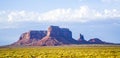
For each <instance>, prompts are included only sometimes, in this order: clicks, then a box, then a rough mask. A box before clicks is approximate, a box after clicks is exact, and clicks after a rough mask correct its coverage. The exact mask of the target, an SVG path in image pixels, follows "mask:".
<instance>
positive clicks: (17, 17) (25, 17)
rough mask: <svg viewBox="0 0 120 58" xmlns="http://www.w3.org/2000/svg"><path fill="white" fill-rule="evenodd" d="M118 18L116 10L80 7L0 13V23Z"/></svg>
mask: <svg viewBox="0 0 120 58" xmlns="http://www.w3.org/2000/svg"><path fill="white" fill-rule="evenodd" d="M107 18H120V11H119V10H117V9H104V10H103V11H97V10H95V9H91V8H89V7H88V6H80V8H78V9H72V8H68V9H64V8H63V9H55V10H51V11H48V12H44V13H39V12H28V11H25V10H22V11H0V22H3V21H4V22H23V21H35V22H43V21H47V22H88V21H92V20H98V19H107Z"/></svg>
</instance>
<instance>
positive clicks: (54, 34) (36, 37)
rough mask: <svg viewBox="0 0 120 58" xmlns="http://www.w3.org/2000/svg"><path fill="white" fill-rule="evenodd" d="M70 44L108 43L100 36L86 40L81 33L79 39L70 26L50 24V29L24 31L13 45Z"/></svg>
mask: <svg viewBox="0 0 120 58" xmlns="http://www.w3.org/2000/svg"><path fill="white" fill-rule="evenodd" d="M70 44H107V43H106V42H103V41H102V40H100V39H98V38H93V39H90V40H89V41H86V40H85V39H84V36H83V35H82V34H80V37H79V39H78V40H75V39H73V38H72V32H71V31H70V30H69V29H68V28H60V27H59V26H50V27H48V30H41V31H37V30H31V31H29V32H25V33H23V34H22V35H21V36H20V38H19V40H18V41H17V42H15V43H13V44H12V45H13V46H21V45H22V46H58V45H70Z"/></svg>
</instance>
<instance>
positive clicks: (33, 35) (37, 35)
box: [20, 30, 47, 40]
mask: <svg viewBox="0 0 120 58" xmlns="http://www.w3.org/2000/svg"><path fill="white" fill-rule="evenodd" d="M46 34H47V31H35V30H31V31H29V32H25V33H23V34H22V35H21V36H20V40H22V39H36V40H39V39H42V38H43V37H44V36H46Z"/></svg>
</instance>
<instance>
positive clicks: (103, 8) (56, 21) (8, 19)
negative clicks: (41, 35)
mask: <svg viewBox="0 0 120 58" xmlns="http://www.w3.org/2000/svg"><path fill="white" fill-rule="evenodd" d="M119 5H120V0H2V1H0V45H7V44H11V43H13V42H15V41H17V40H18V39H19V36H20V35H21V34H22V33H24V32H27V31H29V30H47V27H48V26H50V25H57V26H60V27H65V28H69V29H70V30H71V31H72V32H73V38H75V39H77V38H79V33H82V34H83V35H84V36H85V39H86V40H89V39H91V38H96V37H97V38H100V39H101V40H103V41H107V42H113V43H120V39H119V38H120V36H119V34H120V31H119V30H120V6H119Z"/></svg>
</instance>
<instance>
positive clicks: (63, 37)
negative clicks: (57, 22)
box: [36, 26, 77, 46]
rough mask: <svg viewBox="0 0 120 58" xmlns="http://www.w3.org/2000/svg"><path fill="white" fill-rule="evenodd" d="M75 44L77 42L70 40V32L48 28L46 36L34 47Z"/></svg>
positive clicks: (52, 27) (54, 27) (55, 27)
mask: <svg viewBox="0 0 120 58" xmlns="http://www.w3.org/2000/svg"><path fill="white" fill-rule="evenodd" d="M75 43H76V44H77V41H76V40H74V39H73V38H72V32H71V31H70V30H69V29H66V28H59V27H58V26H50V27H49V28H48V31H47V36H45V37H44V38H43V39H41V40H39V41H38V42H37V43H36V45H45V46H56V45H63V44H75Z"/></svg>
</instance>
